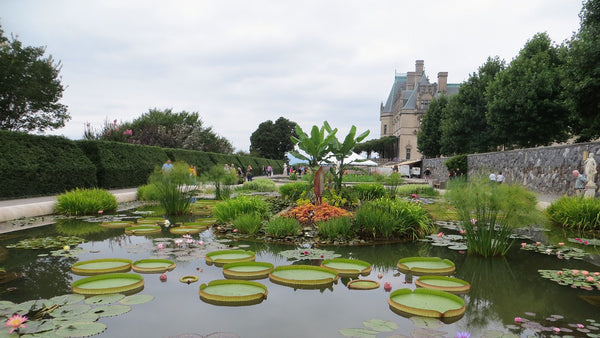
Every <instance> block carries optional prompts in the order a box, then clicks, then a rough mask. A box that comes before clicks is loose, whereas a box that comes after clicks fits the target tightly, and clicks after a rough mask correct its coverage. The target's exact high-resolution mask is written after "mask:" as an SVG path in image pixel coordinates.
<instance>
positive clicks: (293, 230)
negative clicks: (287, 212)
mask: <svg viewBox="0 0 600 338" xmlns="http://www.w3.org/2000/svg"><path fill="white" fill-rule="evenodd" d="M301 230H302V225H301V224H300V222H298V220H297V219H295V218H288V217H276V218H273V219H272V220H270V221H269V222H267V224H266V225H265V233H266V234H267V235H269V236H271V237H285V236H296V235H297V234H298V232H300V231H301Z"/></svg>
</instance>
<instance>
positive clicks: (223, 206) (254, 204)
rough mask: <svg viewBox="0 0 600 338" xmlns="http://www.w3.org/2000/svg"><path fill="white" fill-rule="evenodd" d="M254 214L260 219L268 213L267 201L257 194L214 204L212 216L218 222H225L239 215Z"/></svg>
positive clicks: (264, 217)
mask: <svg viewBox="0 0 600 338" xmlns="http://www.w3.org/2000/svg"><path fill="white" fill-rule="evenodd" d="M246 214H256V215H258V216H259V217H261V218H262V219H266V218H267V217H268V215H269V203H267V202H266V201H264V200H263V199H262V198H260V197H258V196H251V197H249V196H243V195H242V196H238V197H237V198H233V199H228V200H226V201H224V202H222V203H219V204H217V205H216V206H215V209H214V211H213V216H214V217H215V218H216V219H217V221H219V222H220V223H227V222H230V221H232V220H234V219H236V218H237V217H238V216H240V215H246Z"/></svg>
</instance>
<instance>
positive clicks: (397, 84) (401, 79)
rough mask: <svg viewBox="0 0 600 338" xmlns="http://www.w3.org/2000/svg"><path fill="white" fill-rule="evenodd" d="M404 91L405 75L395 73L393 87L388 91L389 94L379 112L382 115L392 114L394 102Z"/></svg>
mask: <svg viewBox="0 0 600 338" xmlns="http://www.w3.org/2000/svg"><path fill="white" fill-rule="evenodd" d="M404 89H406V74H398V73H397V74H396V77H395V79H394V85H392V90H390V94H389V95H388V98H387V101H386V102H385V105H384V106H383V110H382V111H381V112H382V113H392V108H393V106H394V102H396V99H397V98H398V96H400V93H401V92H402V90H404Z"/></svg>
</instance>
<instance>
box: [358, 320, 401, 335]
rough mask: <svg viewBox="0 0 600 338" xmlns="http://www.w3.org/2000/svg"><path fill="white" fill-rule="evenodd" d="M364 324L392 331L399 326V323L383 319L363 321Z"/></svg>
mask: <svg viewBox="0 0 600 338" xmlns="http://www.w3.org/2000/svg"><path fill="white" fill-rule="evenodd" d="M363 325H364V326H366V327H369V328H371V329H373V330H375V331H379V332H391V331H394V330H396V329H397V328H398V324H396V323H394V322H388V321H387V320H381V319H371V320H368V321H366V322H363Z"/></svg>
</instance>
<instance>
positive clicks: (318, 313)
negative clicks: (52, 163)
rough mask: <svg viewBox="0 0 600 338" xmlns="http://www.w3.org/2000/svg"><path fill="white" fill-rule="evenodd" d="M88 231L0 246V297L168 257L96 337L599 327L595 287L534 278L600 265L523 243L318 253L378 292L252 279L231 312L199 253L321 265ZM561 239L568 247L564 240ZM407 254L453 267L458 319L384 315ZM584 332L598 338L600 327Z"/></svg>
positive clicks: (59, 289) (62, 228) (274, 252)
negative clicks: (216, 300) (118, 261)
mask: <svg viewBox="0 0 600 338" xmlns="http://www.w3.org/2000/svg"><path fill="white" fill-rule="evenodd" d="M78 223H79V224H81V223H82V222H79V221H75V222H74V221H62V222H61V221H59V223H57V224H53V225H48V226H44V227H42V228H35V229H28V230H23V231H18V232H13V233H9V234H6V235H4V236H2V239H1V240H0V246H1V247H2V248H4V247H5V246H6V245H9V244H13V243H16V242H18V241H20V240H22V239H26V238H34V237H45V236H58V235H69V234H71V233H72V232H73V229H76V228H78V227H79V228H81V226H78V225H77V224H78ZM83 223H85V222H83ZM93 225H94V226H95V225H96V224H93ZM86 226H87V227H88V228H89V229H88V230H87V231H82V232H81V233H79V234H77V236H78V237H81V238H84V239H85V240H86V242H85V243H83V244H79V245H78V247H79V248H81V249H83V250H82V252H81V253H80V254H79V255H78V256H77V257H54V256H42V257H40V256H38V255H39V254H45V253H48V252H49V251H50V250H27V249H4V250H6V251H5V252H4V255H2V257H4V258H5V259H4V261H2V262H1V263H0V266H2V267H4V268H5V269H6V270H7V271H8V272H16V273H19V274H23V277H22V278H19V279H16V280H14V281H11V282H9V283H7V284H2V285H0V287H1V288H0V290H1V291H0V292H2V293H1V294H0V299H1V300H9V301H12V302H15V303H19V302H24V301H27V300H31V299H40V298H51V297H54V296H57V295H63V294H69V293H71V283H72V282H73V281H76V280H78V279H81V278H83V277H82V276H78V275H74V274H72V273H71V266H72V265H73V264H74V263H76V262H78V261H85V260H90V259H98V258H127V259H131V260H132V261H136V260H140V259H147V258H152V257H159V258H164V257H169V259H172V260H174V261H175V262H176V263H177V267H176V268H175V269H174V270H173V271H171V272H168V273H167V277H168V278H167V281H165V282H163V281H161V280H160V279H159V274H142V276H143V277H144V281H145V286H144V289H143V290H142V291H140V294H149V295H152V296H154V299H153V300H152V301H150V302H148V303H144V304H139V305H134V306H132V310H131V311H130V312H128V313H126V314H123V315H120V316H115V317H105V318H101V319H100V320H99V321H100V322H102V323H105V324H106V325H107V327H108V328H107V329H106V331H104V332H103V333H102V334H101V335H100V336H102V337H173V336H181V337H183V336H185V337H202V336H208V335H210V334H214V335H213V337H215V336H216V337H342V334H341V333H340V330H343V329H361V328H362V329H369V328H368V327H366V326H365V325H364V324H363V323H364V322H366V321H369V320H372V319H379V320H384V321H388V322H393V323H395V324H397V325H398V328H397V329H395V330H393V331H389V332H381V333H379V334H378V335H377V337H389V336H393V335H405V336H419V337H423V336H435V335H437V336H445V337H455V336H456V333H457V332H469V333H470V334H471V337H481V336H484V335H485V336H494V335H493V334H492V331H498V332H504V333H505V334H509V333H512V334H514V335H517V336H523V337H526V336H548V337H550V336H552V335H553V334H555V333H554V332H552V327H560V328H567V329H571V330H574V331H575V329H574V326H575V325H576V324H578V323H581V324H586V325H587V324H588V323H591V321H590V320H595V321H599V322H600V308H598V307H597V306H594V305H592V304H591V303H590V302H589V300H590V299H592V300H593V299H595V300H596V302H597V300H598V298H600V297H599V296H600V291H599V290H593V291H587V290H582V289H574V288H571V287H568V286H561V285H558V284H557V283H555V282H552V281H550V280H548V279H543V278H542V277H540V274H539V273H538V269H555V270H560V269H562V268H570V269H579V270H589V271H600V267H599V266H596V265H593V264H591V263H589V262H587V261H585V260H574V259H571V260H559V259H557V258H556V256H550V255H545V254H540V253H535V252H531V251H525V250H520V249H519V245H518V243H520V242H521V240H518V241H517V242H518V243H516V244H515V247H514V248H512V249H511V251H510V252H509V253H508V255H507V257H506V258H494V259H484V258H479V257H475V256H469V255H466V254H465V253H463V252H459V251H455V250H450V249H448V248H446V247H438V246H432V245H431V244H430V243H424V242H415V243H397V244H385V245H376V246H375V245H368V246H353V247H320V248H319V249H322V250H331V251H333V252H335V253H336V254H338V255H340V257H342V258H354V259H360V260H363V261H366V262H369V263H371V264H372V266H373V270H372V272H371V273H370V275H369V276H366V277H364V276H361V277H360V278H361V279H372V280H377V281H379V282H380V283H381V285H382V286H381V287H380V288H377V289H374V290H351V289H348V288H347V287H346V284H347V283H348V281H349V280H350V279H347V278H344V279H340V281H338V283H337V284H333V285H332V287H330V288H326V289H323V290H318V289H316V290H304V289H294V288H291V287H287V286H283V285H279V284H275V283H272V282H270V281H269V279H268V278H267V279H261V280H257V282H260V283H263V284H264V285H266V286H267V288H268V297H267V299H266V300H264V301H263V302H262V303H260V304H257V305H251V306H238V307H236V306H217V305H211V304H208V303H205V302H204V301H202V300H201V299H200V297H199V293H198V292H199V286H200V284H202V283H208V282H209V281H212V280H216V279H223V278H224V277H223V274H222V271H221V268H219V267H216V266H214V265H210V266H209V265H207V264H206V263H205V258H204V255H205V254H206V253H207V252H210V251H212V250H216V249H219V248H229V247H237V246H241V247H242V248H244V249H246V250H251V251H254V252H255V253H256V261H260V262H270V263H273V264H274V265H275V266H281V265H289V264H312V265H318V264H320V261H319V260H289V259H287V258H285V257H283V256H282V255H280V254H279V252H281V251H283V250H290V249H295V247H291V246H287V245H274V244H264V243H255V242H246V241H242V240H238V241H231V240H222V239H220V238H218V237H217V236H215V234H214V233H213V232H212V231H211V230H206V231H204V232H202V233H200V234H197V235H193V236H192V237H193V238H194V239H195V240H196V241H198V240H202V241H203V242H204V244H202V245H197V244H195V245H194V247H193V248H190V249H189V250H187V251H186V250H179V251H177V250H172V248H171V249H170V246H171V247H172V245H171V244H169V245H167V248H166V249H167V250H166V251H161V249H158V248H157V243H160V242H164V243H172V242H169V239H171V240H172V239H176V238H181V236H179V235H172V234H170V233H169V232H168V230H166V229H163V232H162V233H161V234H159V235H152V236H127V235H124V233H123V230H119V229H104V228H101V227H99V226H97V227H91V226H90V225H89V223H87V225H86ZM98 228H100V229H98ZM69 232H71V233H69ZM85 232H88V233H87V234H85ZM92 232H93V233H92ZM448 232H450V231H448ZM563 239H564V240H565V241H566V238H563ZM72 249H73V248H72ZM297 249H298V250H305V249H304V248H297ZM162 250H165V249H162ZM413 256H429V257H441V258H447V259H450V260H451V261H453V262H454V263H455V264H456V271H455V273H454V275H453V276H454V277H456V278H460V279H463V280H465V281H468V282H470V283H471V290H470V292H469V293H468V294H465V295H461V297H462V298H463V299H464V300H465V302H466V312H465V314H464V316H463V317H462V318H460V319H458V320H456V321H454V322H452V323H442V322H440V321H438V320H433V321H421V320H419V319H414V318H413V319H410V318H405V317H403V316H401V315H398V314H396V313H394V312H393V311H392V310H391V309H390V307H389V306H388V298H389V292H386V291H385V290H384V288H383V283H384V282H390V283H391V285H392V289H393V290H396V289H399V288H411V289H415V288H416V286H415V283H414V281H415V280H416V279H417V277H411V276H408V275H405V274H403V273H400V272H399V271H398V269H397V267H396V263H397V262H398V260H399V259H401V258H405V257H413ZM379 273H381V274H382V275H383V278H381V280H379V279H378V274H379ZM186 275H194V276H198V277H199V282H196V283H191V284H185V283H181V282H180V281H179V279H180V278H181V277H183V276H186ZM586 298H587V300H586ZM515 317H522V318H526V319H529V320H531V321H534V322H537V323H540V324H541V325H542V326H543V327H546V331H544V332H535V331H534V330H532V329H525V328H524V327H523V326H522V325H515ZM570 324H571V325H570ZM594 328H595V327H594V326H592V327H591V329H594ZM5 330H7V329H5ZM356 332H358V331H356ZM215 333H220V334H215ZM591 333H595V334H600V331H592V332H591ZM563 334H564V335H567V334H568V335H572V336H581V337H585V336H586V334H585V333H580V332H577V331H575V332H571V333H566V332H564V331H562V332H561V333H560V334H559V335H563ZM495 336H498V335H495ZM396 337H398V336H396Z"/></svg>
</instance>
